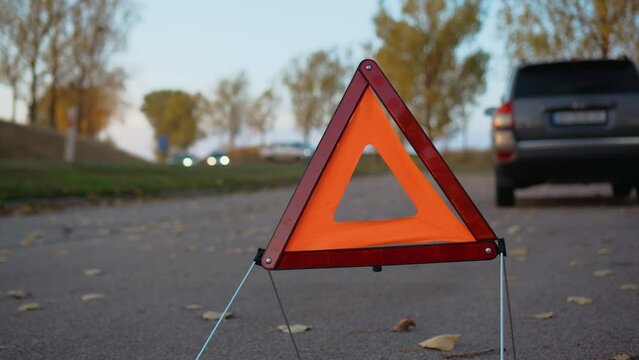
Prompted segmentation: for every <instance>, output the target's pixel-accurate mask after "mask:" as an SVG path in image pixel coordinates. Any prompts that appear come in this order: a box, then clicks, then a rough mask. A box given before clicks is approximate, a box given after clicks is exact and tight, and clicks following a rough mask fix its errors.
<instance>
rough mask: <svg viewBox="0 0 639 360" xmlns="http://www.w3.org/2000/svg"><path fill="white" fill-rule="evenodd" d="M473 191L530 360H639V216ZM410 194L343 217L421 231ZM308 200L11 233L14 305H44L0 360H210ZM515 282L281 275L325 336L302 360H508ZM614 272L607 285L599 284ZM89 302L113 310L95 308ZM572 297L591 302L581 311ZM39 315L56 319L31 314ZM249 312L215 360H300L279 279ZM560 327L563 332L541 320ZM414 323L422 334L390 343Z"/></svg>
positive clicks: (175, 210) (145, 208)
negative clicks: (214, 318)
mask: <svg viewBox="0 0 639 360" xmlns="http://www.w3.org/2000/svg"><path fill="white" fill-rule="evenodd" d="M461 181H462V183H463V184H464V185H465V186H466V188H467V190H468V192H469V193H470V195H471V197H472V198H473V199H474V200H475V202H476V203H477V205H478V206H479V208H480V209H481V211H482V212H483V213H484V214H485V216H486V217H487V219H488V220H489V222H490V223H491V224H492V226H493V227H494V229H495V230H496V232H497V233H498V234H499V235H500V236H503V237H505V238H506V239H507V244H508V249H509V251H510V255H509V256H508V258H507V264H508V272H509V276H510V290H511V296H512V310H513V313H514V316H513V322H514V326H515V335H516V336H515V337H516V341H517V344H516V345H517V353H518V354H517V355H518V358H519V359H609V358H612V357H613V356H615V355H617V354H620V353H627V354H631V355H634V356H639V290H636V288H635V289H634V290H633V286H632V284H634V285H639V206H638V205H637V202H636V201H634V200H622V201H619V200H614V199H612V198H611V191H610V189H609V187H607V186H603V185H590V186H586V185H583V186H540V187H536V188H532V189H528V190H525V191H521V192H519V193H518V200H519V203H518V206H517V207H515V208H513V209H497V208H496V207H494V206H493V185H492V178H491V177H490V176H488V175H462V176H461ZM393 183H394V180H393V179H392V178H391V177H390V176H376V177H367V178H359V179H356V180H354V182H353V183H352V187H351V188H349V190H348V196H347V202H346V201H345V203H344V208H340V210H339V213H338V214H337V217H338V218H342V219H349V218H352V219H371V218H379V217H380V216H381V217H396V216H401V215H405V214H406V213H407V211H408V212H409V210H410V207H411V206H410V203H409V201H408V200H406V199H405V198H404V196H403V195H402V194H401V191H400V190H399V189H398V186H396V185H393ZM292 191H293V188H282V189H278V190H271V191H261V192H254V193H247V194H232V195H223V196H206V197H197V198H196V197H192V198H187V199H177V200H158V201H153V202H147V203H140V204H125V205H120V206H112V207H81V208H73V209H67V210H65V211H61V212H57V213H44V214H39V215H33V216H24V217H12V218H2V219H0V291H2V293H5V292H6V291H8V290H12V289H23V290H26V291H28V292H30V293H31V296H30V297H28V298H26V299H15V298H12V297H9V296H4V295H3V296H0V359H193V358H195V355H196V354H197V352H198V350H199V347H200V346H201V344H202V343H203V341H204V340H205V338H206V336H207V335H208V333H209V331H210V330H211V328H212V326H213V324H214V323H213V322H211V321H205V320H203V319H201V318H200V316H201V314H202V313H203V312H205V311H207V310H213V311H218V312H221V311H222V309H223V308H224V305H225V304H226V302H227V300H228V299H229V297H230V296H231V294H232V292H233V290H234V289H235V286H236V285H237V284H238V282H239V281H240V279H241V277H242V276H243V274H244V272H245V271H246V269H247V267H248V265H249V264H250V262H251V260H252V258H253V256H254V254H255V252H256V250H257V247H259V246H262V247H263V246H265V245H266V243H267V242H268V240H269V238H270V235H271V232H272V230H273V228H274V227H275V225H276V223H277V221H278V220H279V217H280V215H281V213H282V211H283V210H284V207H285V206H286V204H287V202H288V199H289V197H290V195H291V193H292ZM87 269H100V270H101V272H102V274H100V275H98V276H87V275H85V273H84V271H85V270H87ZM498 270H499V268H498V262H497V261H496V260H494V261H485V262H468V263H449V264H430V265H417V266H396V267H385V268H384V270H383V271H382V272H381V273H374V272H372V271H371V269H370V268H359V269H330V270H303V271H288V272H286V271H284V272H275V273H274V274H273V276H274V278H275V281H276V283H277V284H278V288H279V291H280V295H281V296H282V299H283V302H284V306H285V308H286V310H287V313H288V317H289V319H290V320H291V322H292V323H295V324H303V325H308V326H311V327H312V330H310V331H308V332H305V333H301V334H296V335H295V338H296V340H297V343H298V345H299V347H300V352H301V355H302V358H303V359H442V358H459V357H455V355H459V356H463V357H462V358H472V359H495V358H498V356H497V347H498V344H499V337H498V334H499V333H498V329H499V327H498V294H499V293H498V274H499V273H498ZM598 270H604V271H600V272H599V274H600V275H601V274H603V275H607V276H602V277H597V276H594V275H593V272H596V271H598ZM608 270H610V271H608ZM94 275H95V274H94ZM624 284H625V285H626V286H625V287H624V288H626V289H628V290H622V289H621V286H622V285H624ZM87 294H100V295H102V298H101V299H97V300H94V301H83V300H82V299H81V298H82V296H83V295H87ZM570 296H582V297H587V298H590V299H591V300H592V303H590V304H585V305H578V304H574V303H569V302H568V301H567V298H568V297H570ZM33 302H35V303H38V304H39V305H40V306H41V309H39V310H35V311H27V312H20V311H18V310H17V309H18V307H19V306H21V305H23V304H26V303H33ZM188 305H201V308H199V309H195V310H188V309H186V308H185V307H186V306H188ZM232 311H233V312H234V314H235V316H234V317H233V318H231V319H229V320H226V321H225V322H224V323H223V324H222V326H221V328H220V331H219V332H218V334H217V336H216V337H215V338H214V340H213V342H212V344H211V346H210V347H209V348H208V350H207V351H206V353H205V356H204V359H294V358H295V353H294V351H293V348H292V345H291V342H290V339H289V337H288V335H287V334H284V333H281V332H277V331H276V330H275V328H276V327H277V326H278V325H282V324H284V321H283V319H282V315H281V313H280V310H279V307H278V305H277V302H276V299H275V296H274V293H273V289H272V288H271V286H270V282H269V279H268V275H267V273H266V272H265V271H264V270H263V269H261V268H256V269H255V270H254V272H253V273H252V275H251V277H250V278H249V280H248V282H247V283H246V285H245V287H244V289H243V290H242V292H241V293H240V295H239V297H238V298H237V301H236V303H235V304H234V305H233V307H232ZM543 312H553V316H552V317H551V318H549V319H543V320H538V319H534V318H530V317H529V315H531V314H535V313H543ZM405 317H409V318H411V319H413V320H414V321H415V323H416V327H415V328H414V329H412V330H411V331H408V332H403V333H394V332H391V331H390V329H391V327H392V326H393V324H394V323H395V322H397V321H399V320H400V319H402V318H405ZM447 333H452V334H461V337H460V339H459V342H458V343H457V346H456V347H455V349H454V350H453V351H451V352H439V351H436V350H426V349H422V348H420V347H419V346H418V343H419V342H421V341H423V340H425V339H427V338H430V337H432V336H436V335H440V334H447ZM507 341H508V344H509V338H507ZM511 355H512V353H511V352H510V349H509V350H508V353H507V358H511Z"/></svg>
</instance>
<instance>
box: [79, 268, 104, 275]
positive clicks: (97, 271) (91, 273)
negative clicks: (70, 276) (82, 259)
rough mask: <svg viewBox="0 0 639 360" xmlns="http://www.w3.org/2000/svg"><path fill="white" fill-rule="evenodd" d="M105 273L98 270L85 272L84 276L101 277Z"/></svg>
mask: <svg viewBox="0 0 639 360" xmlns="http://www.w3.org/2000/svg"><path fill="white" fill-rule="evenodd" d="M103 273H104V272H103V271H102V269H98V268H93V269H86V270H84V275H86V276H100V275H102V274H103Z"/></svg>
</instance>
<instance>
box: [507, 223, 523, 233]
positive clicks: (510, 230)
mask: <svg viewBox="0 0 639 360" xmlns="http://www.w3.org/2000/svg"><path fill="white" fill-rule="evenodd" d="M520 231H521V226H519V225H513V226H511V227H509V228H508V230H506V233H507V234H508V235H515V234H517V233H518V232H520Z"/></svg>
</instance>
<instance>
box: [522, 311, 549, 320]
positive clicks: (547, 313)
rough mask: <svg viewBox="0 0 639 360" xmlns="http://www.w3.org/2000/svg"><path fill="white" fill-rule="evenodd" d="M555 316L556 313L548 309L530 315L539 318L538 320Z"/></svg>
mask: <svg viewBox="0 0 639 360" xmlns="http://www.w3.org/2000/svg"><path fill="white" fill-rule="evenodd" d="M553 316H555V313H554V312H552V311H546V312H540V313H535V314H530V315H528V317H529V318H532V319H537V320H546V319H550V318H551V317H553Z"/></svg>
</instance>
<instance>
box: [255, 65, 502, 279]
mask: <svg viewBox="0 0 639 360" xmlns="http://www.w3.org/2000/svg"><path fill="white" fill-rule="evenodd" d="M376 95H377V96H376ZM378 99H379V101H378ZM380 102H381V105H384V106H385V107H386V109H387V110H388V112H389V114H390V115H391V116H392V118H393V119H394V120H395V122H396V123H397V125H398V126H399V128H400V130H401V131H402V132H403V134H404V135H405V136H406V139H407V140H408V142H409V143H410V144H411V145H412V147H413V149H414V150H415V152H416V153H417V155H418V156H419V158H420V159H421V160H422V161H423V162H424V164H425V165H426V167H427V169H428V170H429V171H430V173H431V174H432V176H433V178H434V179H435V181H436V182H437V184H438V185H439V187H440V188H441V190H442V192H443V193H444V194H445V196H446V197H447V198H448V201H449V202H450V203H451V204H452V206H453V207H454V209H455V210H456V212H457V213H458V215H459V218H458V217H457V216H455V214H454V213H453V212H452V211H451V209H450V208H449V207H448V206H447V204H446V203H445V201H444V200H443V199H442V198H441V197H440V195H439V193H438V192H437V191H436V190H435V189H434V188H433V187H432V186H431V184H430V182H429V181H428V179H427V178H426V177H425V176H424V174H423V173H422V172H421V171H420V170H419V168H418V167H417V166H416V165H415V163H414V162H413V160H412V159H411V157H410V155H409V154H408V153H407V151H406V149H405V148H404V146H403V144H402V142H401V140H400V139H399V137H398V136H397V135H396V133H395V132H394V130H393V127H392V126H391V124H390V123H389V121H388V119H387V117H386V115H385V114H384V111H383V109H382V107H381V105H380ZM367 145H372V146H374V147H375V148H376V150H377V151H378V153H379V155H380V156H381V157H382V159H383V160H384V162H385V163H386V164H387V166H388V167H389V169H390V170H391V172H392V174H393V175H394V176H395V179H396V180H397V181H398V182H399V184H400V185H401V186H402V188H403V190H404V191H405V192H406V194H407V195H408V197H409V198H410V199H411V200H412V202H413V203H414V205H415V207H416V209H417V212H416V213H415V215H413V216H408V217H403V218H398V219H387V220H373V221H345V222H338V221H336V220H335V212H336V210H337V208H338V206H339V203H340V200H341V198H342V196H343V195H344V192H345V191H346V188H347V186H348V183H349V181H350V179H351V177H352V175H353V173H354V171H355V168H356V167H357V163H358V162H359V160H360V158H361V156H362V152H363V150H364V148H365V147H366V146H367ZM460 219H461V220H460ZM496 240H497V239H496V236H495V234H494V232H493V231H492V229H491V228H490V226H489V225H488V223H487V222H486V220H485V219H484V217H483V216H482V215H481V213H479V211H478V210H477V207H476V206H475V205H474V203H473V202H472V200H471V199H470V198H469V197H468V195H467V194H466V192H465V190H464V189H463V187H462V186H461V184H460V183H459V181H458V180H457V178H456V177H455V176H454V174H453V173H452V172H451V170H450V168H449V167H448V166H447V165H446V163H445V162H444V160H443V158H442V157H441V155H440V154H439V152H438V151H437V150H436V149H435V147H434V145H433V144H432V142H431V141H430V139H429V138H428V137H427V136H426V134H425V133H424V131H423V130H422V128H421V126H420V125H419V124H418V123H417V121H416V120H415V118H414V117H413V115H412V114H411V113H410V111H409V110H408V108H407V107H406V105H405V104H404V102H403V101H402V100H401V98H400V97H399V95H398V94H397V93H396V92H395V90H394V89H393V87H392V86H391V85H390V83H389V82H388V80H387V79H386V77H385V76H384V74H383V73H382V71H381V69H380V68H379V67H378V65H377V64H376V63H375V62H374V61H372V60H364V61H363V62H362V63H361V64H360V65H359V67H358V70H357V72H356V73H355V76H354V77H353V80H352V81H351V83H350V85H349V87H348V89H347V90H346V93H345V94H344V97H343V99H342V101H341V102H340V104H339V106H338V108H337V110H336V112H335V114H334V115H333V118H332V119H331V121H330V123H329V125H328V127H327V129H326V132H325V133H324V136H323V137H322V140H321V141H320V143H319V145H318V147H317V150H316V151H315V154H314V155H313V157H312V158H311V161H310V163H309V166H308V168H307V169H306V171H305V173H304V175H303V176H302V179H301V181H300V184H299V185H298V187H297V189H296V190H295V193H294V194H293V197H292V199H291V201H290V202H289V205H288V207H287V209H286V210H285V212H284V215H283V217H282V219H281V220H280V223H279V224H278V226H277V228H276V230H275V233H274V234H273V237H272V238H271V241H270V242H269V245H268V247H267V248H266V250H265V251H264V254H263V255H262V266H263V267H265V268H266V269H273V270H277V269H303V268H319V267H348V266H371V265H372V266H375V265H400V264H416V263H430V262H447V261H470V260H488V259H492V258H494V257H495V256H496V255H497V248H496V245H495V241H496Z"/></svg>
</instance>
